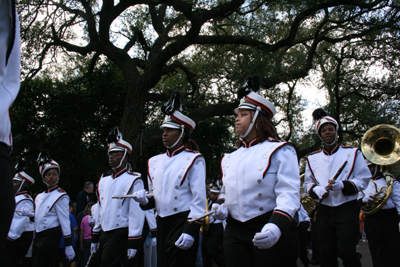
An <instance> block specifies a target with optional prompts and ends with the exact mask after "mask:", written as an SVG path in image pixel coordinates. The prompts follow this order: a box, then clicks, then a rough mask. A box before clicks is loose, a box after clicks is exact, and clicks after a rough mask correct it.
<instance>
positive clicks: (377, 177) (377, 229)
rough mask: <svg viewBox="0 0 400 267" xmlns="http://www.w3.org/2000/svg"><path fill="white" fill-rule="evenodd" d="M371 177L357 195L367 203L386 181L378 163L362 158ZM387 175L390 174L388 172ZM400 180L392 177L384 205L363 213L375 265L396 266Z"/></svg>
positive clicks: (399, 244) (399, 245)
mask: <svg viewBox="0 0 400 267" xmlns="http://www.w3.org/2000/svg"><path fill="white" fill-rule="evenodd" d="M365 162H366V163H367V165H368V168H369V170H370V171H371V175H372V178H371V180H370V182H369V184H368V187H367V188H366V189H365V190H364V191H363V192H360V193H361V194H359V198H361V199H362V202H364V203H368V202H370V201H371V199H372V197H373V196H374V195H376V194H377V193H378V192H380V191H381V189H382V188H384V187H387V182H386V179H385V177H384V176H383V174H382V172H381V171H380V166H379V165H376V164H374V163H372V162H370V161H369V160H367V159H366V160H365ZM388 175H390V174H388ZM399 216H400V182H399V181H397V180H394V182H393V188H392V193H391V194H390V196H389V198H388V200H387V201H386V203H385V205H383V207H382V208H381V209H380V210H378V211H377V212H376V213H374V214H371V215H366V216H365V220H364V229H365V233H366V235H367V239H368V247H369V251H370V252H371V256H372V263H373V266H374V267H390V266H393V267H395V266H399V263H400V232H399Z"/></svg>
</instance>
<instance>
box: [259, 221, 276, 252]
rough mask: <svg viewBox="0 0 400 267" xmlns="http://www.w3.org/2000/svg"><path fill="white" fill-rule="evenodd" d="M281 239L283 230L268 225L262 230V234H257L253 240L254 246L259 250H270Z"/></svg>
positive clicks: (271, 224)
mask: <svg viewBox="0 0 400 267" xmlns="http://www.w3.org/2000/svg"><path fill="white" fill-rule="evenodd" d="M280 237H281V230H280V229H279V227H278V226H276V224H273V223H267V224H266V225H264V227H263V228H262V229H261V232H260V233H256V234H255V235H254V238H253V244H254V246H256V247H258V248H259V249H266V248H270V247H272V246H273V245H275V244H276V242H278V240H279V238H280Z"/></svg>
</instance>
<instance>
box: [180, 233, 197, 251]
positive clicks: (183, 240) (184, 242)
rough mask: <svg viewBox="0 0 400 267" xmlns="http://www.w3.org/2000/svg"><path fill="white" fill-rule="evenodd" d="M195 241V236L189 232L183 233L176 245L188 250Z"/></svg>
mask: <svg viewBox="0 0 400 267" xmlns="http://www.w3.org/2000/svg"><path fill="white" fill-rule="evenodd" d="M193 243H194V237H193V236H191V235H189V234H185V233H183V234H181V236H180V237H179V238H178V240H177V241H176V242H175V246H177V247H178V248H180V249H183V250H187V249H189V248H190V247H191V246H193Z"/></svg>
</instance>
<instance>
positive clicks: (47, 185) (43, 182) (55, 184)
mask: <svg viewBox="0 0 400 267" xmlns="http://www.w3.org/2000/svg"><path fill="white" fill-rule="evenodd" d="M59 180H60V178H58V180H57V182H56V183H55V184H48V183H46V181H45V180H44V177H43V178H42V181H43V183H44V184H45V185H47V186H55V185H56V184H58V181H59Z"/></svg>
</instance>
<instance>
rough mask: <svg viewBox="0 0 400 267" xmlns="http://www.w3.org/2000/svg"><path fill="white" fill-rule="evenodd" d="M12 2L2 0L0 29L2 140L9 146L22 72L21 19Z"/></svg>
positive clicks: (0, 139)
mask: <svg viewBox="0 0 400 267" xmlns="http://www.w3.org/2000/svg"><path fill="white" fill-rule="evenodd" d="M7 2H8V3H9V4H7ZM10 3H11V1H0V25H1V26H2V28H3V29H5V30H3V29H2V30H0V47H1V49H0V142H2V143H5V144H6V145H8V146H11V145H12V138H11V122H10V114H9V108H10V106H11V104H12V103H13V102H14V100H15V98H16V97H17V95H18V92H19V86H20V74H21V71H20V65H21V56H20V38H19V20H18V14H17V11H16V9H15V7H13V6H11V4H10ZM14 22H15V25H14ZM13 26H15V27H13Z"/></svg>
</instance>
